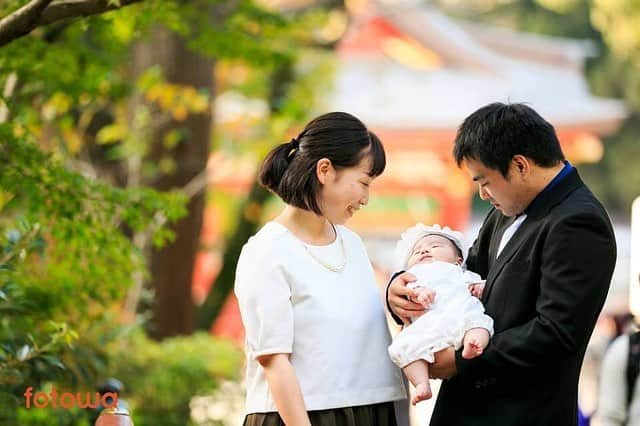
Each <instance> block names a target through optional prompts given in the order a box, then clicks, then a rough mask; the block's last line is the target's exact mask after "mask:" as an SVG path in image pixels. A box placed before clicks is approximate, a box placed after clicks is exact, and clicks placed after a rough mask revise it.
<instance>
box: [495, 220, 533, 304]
mask: <svg viewBox="0 0 640 426" xmlns="http://www.w3.org/2000/svg"><path fill="white" fill-rule="evenodd" d="M510 223H513V221H510ZM536 224H537V221H536V220H535V219H532V218H530V217H528V216H527V218H526V219H525V220H524V222H522V224H521V225H520V227H519V228H518V229H517V230H516V232H515V233H514V234H513V235H512V236H511V239H510V240H509V241H508V242H507V244H506V245H505V246H504V248H503V249H502V252H500V256H498V258H497V259H495V261H494V263H493V265H492V266H491V269H489V275H488V276H487V282H486V285H485V289H484V293H483V298H482V299H483V301H484V302H486V301H487V300H488V298H489V295H490V294H491V290H492V289H493V286H494V283H495V281H496V278H497V277H498V276H499V275H500V273H501V272H502V269H503V268H504V266H505V265H506V264H507V263H509V260H510V259H511V258H512V257H513V255H514V254H516V252H517V251H518V249H520V247H521V246H522V245H523V244H524V243H525V242H526V241H528V240H529V236H530V234H531V233H533V232H534V231H535V230H536V228H537V226H536ZM503 233H504V232H502V233H501V234H500V236H502V234H503ZM498 244H499V241H498Z"/></svg>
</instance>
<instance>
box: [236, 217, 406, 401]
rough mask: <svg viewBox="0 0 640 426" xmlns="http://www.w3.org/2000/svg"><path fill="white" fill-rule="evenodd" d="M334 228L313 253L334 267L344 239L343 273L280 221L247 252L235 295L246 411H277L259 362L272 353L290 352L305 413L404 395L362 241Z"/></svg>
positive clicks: (265, 230)
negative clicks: (332, 236)
mask: <svg viewBox="0 0 640 426" xmlns="http://www.w3.org/2000/svg"><path fill="white" fill-rule="evenodd" d="M336 231H337V232H338V235H339V238H337V239H336V240H335V241H334V242H333V243H332V244H330V245H328V246H320V247H319V246H311V247H309V250H312V251H313V254H314V255H315V256H316V257H317V258H320V259H323V260H325V259H326V261H325V263H329V264H333V265H337V264H338V263H339V260H340V258H341V255H342V249H341V242H340V239H342V240H343V243H344V251H345V255H346V259H347V261H346V265H345V267H344V269H343V270H342V271H341V272H332V271H330V270H329V269H327V268H326V267H324V266H322V265H320V263H319V262H318V261H317V260H315V259H314V257H312V256H311V255H310V254H309V253H308V252H307V250H308V249H305V244H304V243H303V242H302V241H301V240H299V239H298V238H296V237H295V236H294V235H293V234H292V233H290V232H289V231H288V230H287V229H286V228H285V227H284V226H282V225H281V224H279V223H277V222H269V223H267V224H266V225H265V226H264V227H263V228H262V229H261V230H260V231H259V232H258V233H257V234H256V235H254V236H253V237H251V238H250V239H249V241H248V242H247V243H246V244H245V246H244V247H243V249H242V253H241V254H240V259H239V261H238V266H237V270H236V281H235V293H236V296H237V298H238V302H239V306H240V313H241V315H242V321H243V324H244V327H245V333H246V340H245V351H246V356H247V372H246V382H247V400H246V410H247V413H266V412H274V411H277V409H276V406H275V404H274V401H273V398H272V396H271V393H270V391H269V387H268V384H267V381H266V379H265V376H264V371H263V369H262V367H261V366H260V364H259V363H258V362H257V361H256V357H258V356H260V355H266V354H274V353H290V354H291V363H292V365H293V367H294V369H295V371H296V375H297V377H298V381H299V383H300V387H301V390H302V395H303V397H304V401H305V405H306V409H307V410H308V411H311V410H322V409H329V408H338V407H350V406H358V405H367V404H374V403H379V402H385V401H396V400H401V399H404V398H406V392H405V389H404V385H403V383H402V377H401V373H400V370H399V369H398V368H397V367H395V366H394V365H393V363H392V362H391V360H390V359H389V356H388V355H387V346H388V345H389V343H390V336H389V331H388V328H387V324H386V319H385V314H384V310H383V307H382V301H381V297H380V294H379V292H378V289H377V287H376V285H375V279H374V275H373V269H372V267H371V263H370V261H369V258H368V257H367V253H366V251H365V248H364V245H363V244H362V241H361V240H360V238H359V237H358V236H357V235H356V234H355V233H353V232H352V231H350V230H348V229H347V228H345V227H343V226H336ZM321 256H322V257H321ZM336 259H338V260H337V261H336Z"/></svg>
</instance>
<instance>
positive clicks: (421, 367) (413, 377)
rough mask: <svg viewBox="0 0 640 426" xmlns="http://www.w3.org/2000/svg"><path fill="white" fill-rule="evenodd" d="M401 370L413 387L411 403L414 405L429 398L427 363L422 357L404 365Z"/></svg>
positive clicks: (429, 387)
mask: <svg viewBox="0 0 640 426" xmlns="http://www.w3.org/2000/svg"><path fill="white" fill-rule="evenodd" d="M402 371H404V374H405V375H406V376H407V378H408V379H409V381H410V382H411V384H412V385H413V386H414V387H415V395H414V397H413V398H412V399H411V403H412V404H413V405H416V404H417V403H418V402H420V401H424V400H426V399H429V398H431V395H432V394H431V386H430V385H429V364H428V363H427V361H425V360H423V359H419V360H416V361H413V362H412V363H411V364H408V365H407V366H405V367H404V368H403V369H402Z"/></svg>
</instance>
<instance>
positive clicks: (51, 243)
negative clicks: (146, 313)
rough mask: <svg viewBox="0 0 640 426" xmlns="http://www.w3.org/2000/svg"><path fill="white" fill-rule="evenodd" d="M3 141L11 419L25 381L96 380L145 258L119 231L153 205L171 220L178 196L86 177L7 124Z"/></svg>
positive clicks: (5, 350) (2, 397) (1, 342)
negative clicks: (126, 296)
mask: <svg viewBox="0 0 640 426" xmlns="http://www.w3.org/2000/svg"><path fill="white" fill-rule="evenodd" d="M27 139H28V138H27ZM0 140H1V141H2V142H1V143H0V156H1V158H2V164H3V167H2V173H0V194H1V198H2V202H1V203H0V209H1V210H0V211H1V213H2V216H1V217H0V235H1V237H0V245H1V246H2V248H3V250H2V257H1V258H0V309H2V321H1V322H0V385H1V387H0V404H2V406H0V413H1V414H0V415H1V416H11V415H14V414H15V413H16V410H15V407H16V406H17V404H20V403H22V404H24V401H23V400H21V397H22V394H23V393H24V391H25V389H26V387H27V386H33V387H34V388H35V389H38V388H39V387H40V386H42V385H43V384H44V383H47V382H50V381H55V382H57V383H59V384H61V385H63V386H71V387H78V388H89V389H90V388H92V387H93V385H94V383H95V380H96V378H97V377H100V376H101V374H102V372H101V371H100V370H102V369H104V367H105V362H106V361H107V358H108V357H107V353H106V352H105V350H104V345H105V344H106V343H107V342H109V341H110V340H112V339H115V338H116V337H118V336H120V335H121V333H122V332H123V331H124V328H123V326H122V325H121V324H120V321H119V318H118V315H117V314H118V311H119V306H118V305H119V303H120V301H121V299H122V297H123V295H124V294H125V292H126V290H127V288H128V286H129V285H130V284H131V280H132V276H133V272H134V271H135V270H138V269H140V268H143V265H144V259H143V258H142V257H141V256H140V253H138V252H137V251H136V250H135V248H134V246H133V244H132V242H131V240H130V239H129V238H128V237H127V235H126V234H125V231H124V229H130V230H133V231H143V230H145V229H146V228H148V227H150V226H152V225H153V220H154V216H155V215H156V213H157V212H162V213H163V214H164V215H165V216H166V217H167V218H168V219H169V220H175V219H176V218H178V217H180V215H182V214H183V212H184V207H183V205H184V200H183V197H182V196H181V195H180V194H177V193H167V194H159V193H156V192H154V191H152V190H148V189H144V188H137V189H133V190H128V191H125V190H122V189H118V188H114V187H112V186H111V185H108V184H106V183H103V182H100V181H97V180H93V179H88V178H85V177H83V176H82V175H80V174H78V173H75V172H73V171H70V170H68V169H67V168H66V167H64V165H63V164H61V163H60V161H58V160H56V159H55V158H54V157H53V156H52V155H49V154H46V153H43V152H42V151H41V150H40V149H38V147H37V146H36V145H35V144H34V143H33V141H29V140H25V139H20V138H16V137H15V135H14V130H13V129H12V128H11V126H10V125H8V124H3V125H0ZM156 238H157V239H156V241H157V242H158V243H159V244H162V243H164V242H166V240H167V239H168V238H171V235H170V234H167V233H166V232H163V231H158V232H157V234H156ZM11 407H13V408H11Z"/></svg>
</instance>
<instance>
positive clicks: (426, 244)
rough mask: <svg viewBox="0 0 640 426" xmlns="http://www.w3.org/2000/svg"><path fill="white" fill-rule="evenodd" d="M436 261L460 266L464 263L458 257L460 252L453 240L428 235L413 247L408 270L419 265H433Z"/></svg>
mask: <svg viewBox="0 0 640 426" xmlns="http://www.w3.org/2000/svg"><path fill="white" fill-rule="evenodd" d="M436 260H437V261H440V262H447V263H458V264H459V263H461V262H462V259H461V258H460V256H458V250H457V249H456V246H455V244H453V242H452V241H451V240H449V239H448V238H445V237H442V236H440V235H427V236H426V237H423V238H422V239H421V240H419V241H418V242H417V243H416V245H415V246H414V247H413V251H412V252H411V256H410V257H409V260H408V262H407V268H410V267H412V266H413V265H416V264H418V263H431V262H434V261H436Z"/></svg>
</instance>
